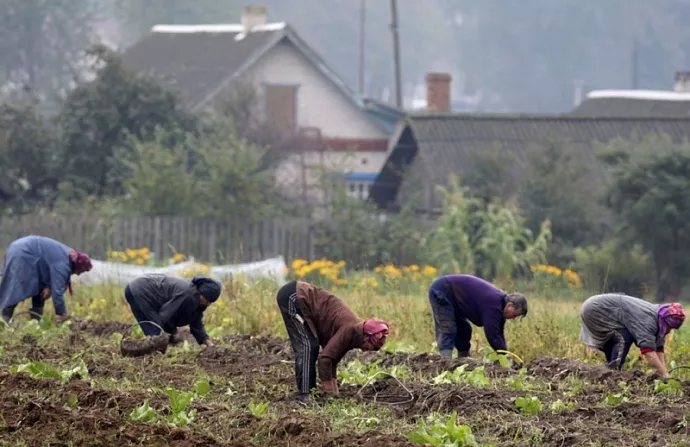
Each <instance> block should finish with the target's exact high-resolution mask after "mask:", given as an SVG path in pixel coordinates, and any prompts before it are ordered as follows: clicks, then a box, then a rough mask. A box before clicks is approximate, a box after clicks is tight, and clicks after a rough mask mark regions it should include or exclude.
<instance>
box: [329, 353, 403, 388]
mask: <svg viewBox="0 0 690 447" xmlns="http://www.w3.org/2000/svg"><path fill="white" fill-rule="evenodd" d="M380 372H385V373H389V374H391V375H393V376H395V377H397V378H398V379H402V378H405V377H407V376H408V375H409V373H410V370H409V369H408V368H407V367H405V366H401V365H395V366H393V367H392V368H391V369H390V370H385V369H383V368H381V360H376V361H375V362H373V363H369V364H365V363H362V362H361V361H360V360H359V359H355V360H353V361H351V362H349V363H348V364H347V365H345V368H340V369H339V370H338V380H339V381H340V383H342V384H344V385H358V386H362V385H365V384H366V383H367V382H368V381H369V379H371V378H372V377H374V376H375V375H376V374H378V373H380ZM379 377H380V378H381V379H383V378H385V377H384V376H379ZM379 377H377V378H375V379H374V380H373V381H374V382H375V381H377V380H378V379H379Z"/></svg>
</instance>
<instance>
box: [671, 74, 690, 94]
mask: <svg viewBox="0 0 690 447" xmlns="http://www.w3.org/2000/svg"><path fill="white" fill-rule="evenodd" d="M673 91H675V92H678V93H689V92H690V71H677V72H676V83H675V85H674V86H673Z"/></svg>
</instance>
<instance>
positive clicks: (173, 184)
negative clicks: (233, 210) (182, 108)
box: [121, 130, 200, 216]
mask: <svg viewBox="0 0 690 447" xmlns="http://www.w3.org/2000/svg"><path fill="white" fill-rule="evenodd" d="M168 139H169V138H168V135H167V134H166V133H165V132H163V131H162V130H158V131H157V132H156V134H155V138H154V139H152V140H148V141H140V140H137V139H136V138H134V139H133V144H132V145H131V151H130V149H129V146H130V145H128V148H127V149H126V150H125V155H124V156H123V158H122V159H121V162H122V164H123V166H125V167H126V168H127V171H128V175H127V177H126V180H125V181H124V186H125V190H126V195H125V197H126V198H125V199H124V203H125V207H124V208H125V210H126V211H128V212H129V213H131V214H135V215H144V216H194V215H196V210H197V209H198V207H199V199H200V198H199V197H198V193H199V192H200V188H199V185H198V182H197V180H196V178H195V177H194V173H193V172H191V170H190V169H189V166H188V164H189V150H188V148H187V146H186V144H184V143H179V142H178V143H177V144H172V145H169V144H166V140H168Z"/></svg>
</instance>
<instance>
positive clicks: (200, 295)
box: [125, 274, 222, 346]
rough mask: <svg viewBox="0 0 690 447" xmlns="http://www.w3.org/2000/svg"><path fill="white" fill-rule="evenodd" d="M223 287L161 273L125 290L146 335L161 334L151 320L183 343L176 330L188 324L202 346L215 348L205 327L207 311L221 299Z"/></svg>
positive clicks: (211, 281)
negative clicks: (204, 318) (204, 319)
mask: <svg viewBox="0 0 690 447" xmlns="http://www.w3.org/2000/svg"><path fill="white" fill-rule="evenodd" d="M221 289H222V285H221V283H220V282H219V281H216V280H215V279H211V278H206V277H203V276H195V277H194V278H193V279H192V280H191V281H190V280H188V279H184V278H177V277H172V276H166V275H161V274H149V275H143V276H141V277H139V278H137V279H135V280H133V281H131V282H130V283H129V284H127V286H126V287H125V299H126V300H127V302H128V303H129V307H130V308H131V309H132V313H133V314H134V317H135V318H136V319H137V321H138V322H139V323H140V326H141V329H142V331H143V332H144V334H146V335H147V336H155V335H159V334H160V329H158V328H157V327H156V326H154V325H152V324H147V323H143V324H142V322H145V321H152V322H154V323H156V324H157V325H158V326H160V327H162V328H163V330H164V331H165V332H166V333H168V334H170V342H171V343H173V344H175V343H179V342H180V337H179V335H178V333H177V328H178V327H181V326H187V325H189V330H190V332H191V333H192V335H193V336H194V338H195V339H196V341H197V342H198V343H199V344H200V345H202V344H203V345H207V346H213V342H212V341H211V339H210V338H209V336H208V334H207V333H206V329H205V328H204V321H203V317H204V311H205V310H206V309H207V308H208V306H210V305H211V304H212V303H214V302H216V300H217V299H218V297H220V292H221Z"/></svg>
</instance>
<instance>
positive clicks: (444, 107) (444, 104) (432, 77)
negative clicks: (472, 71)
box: [426, 73, 452, 113]
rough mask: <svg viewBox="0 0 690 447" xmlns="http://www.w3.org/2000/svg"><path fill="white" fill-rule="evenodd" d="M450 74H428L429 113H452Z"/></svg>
mask: <svg viewBox="0 0 690 447" xmlns="http://www.w3.org/2000/svg"><path fill="white" fill-rule="evenodd" d="M451 79H452V78H451V76H450V75H449V74H448V73H427V75H426V109H427V111H429V112H438V113H448V112H450V81H451Z"/></svg>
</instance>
